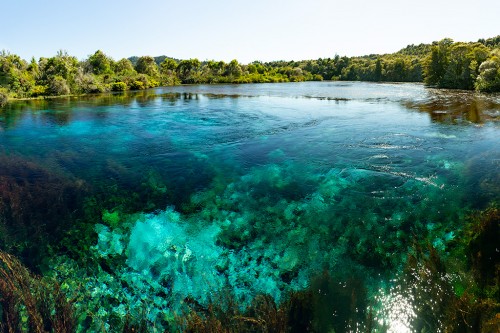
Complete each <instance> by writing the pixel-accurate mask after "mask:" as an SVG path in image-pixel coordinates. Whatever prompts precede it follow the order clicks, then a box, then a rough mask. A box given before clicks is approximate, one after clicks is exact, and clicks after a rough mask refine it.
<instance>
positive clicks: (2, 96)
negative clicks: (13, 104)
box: [0, 89, 9, 108]
mask: <svg viewBox="0 0 500 333" xmlns="http://www.w3.org/2000/svg"><path fill="white" fill-rule="evenodd" d="M8 100H9V95H8V94H7V91H5V90H3V89H0V108H1V107H3V106H4V105H5V104H7V102H8Z"/></svg>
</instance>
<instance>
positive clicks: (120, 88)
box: [111, 81, 142, 91]
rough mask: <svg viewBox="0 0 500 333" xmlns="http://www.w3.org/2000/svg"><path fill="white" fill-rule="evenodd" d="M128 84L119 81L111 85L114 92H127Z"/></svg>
mask: <svg viewBox="0 0 500 333" xmlns="http://www.w3.org/2000/svg"><path fill="white" fill-rule="evenodd" d="M141 83H142V82H141ZM127 88H128V87H127V84H126V83H125V82H122V81H119V82H114V83H112V84H111V90H112V91H125V90H127Z"/></svg>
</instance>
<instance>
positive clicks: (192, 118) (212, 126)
mask: <svg viewBox="0 0 500 333" xmlns="http://www.w3.org/2000/svg"><path fill="white" fill-rule="evenodd" d="M499 119H500V96H498V95H481V94H476V93H473V92H463V91H449V90H433V89H427V88H424V87H423V86H422V85H419V84H377V83H362V82H307V83H285V84H254V85H193V86H178V87H166V88H157V89H153V90H147V91H142V92H137V93H127V94H107V95H98V96H88V97H81V98H60V99H51V100H33V101H18V102H13V103H11V104H9V105H8V106H7V107H6V108H5V110H3V111H1V112H0V165H1V166H0V179H1V180H2V183H3V186H2V185H0V191H1V192H0V199H2V200H0V212H1V213H2V214H3V218H2V219H0V221H3V222H2V227H1V228H2V231H3V235H4V236H3V237H2V243H1V244H2V247H3V248H4V249H7V250H8V251H10V252H13V253H15V254H16V255H18V256H20V257H22V258H23V260H24V262H26V263H27V264H28V265H31V268H32V269H35V270H37V271H39V272H40V273H41V274H43V275H47V276H54V277H56V278H57V279H58V280H59V282H60V283H61V285H62V287H63V288H66V289H67V290H69V291H70V292H71V293H76V294H79V296H78V297H77V296H74V295H73V296H74V297H77V298H78V299H79V300H80V301H79V302H76V303H75V306H76V308H77V313H79V320H80V329H81V330H82V331H84V330H88V329H90V330H92V329H94V328H95V327H101V326H103V325H104V326H105V327H107V328H109V329H111V330H112V329H113V320H117V319H116V318H124V317H125V316H126V315H127V313H129V314H131V315H132V316H133V315H139V314H140V313H147V315H146V317H147V321H148V322H149V323H151V325H152V324H153V323H154V324H155V325H156V327H160V328H161V327H163V328H165V327H167V326H168V323H169V321H171V320H172V318H174V317H175V314H176V313H179V312H180V311H182V308H183V307H185V306H186V304H191V305H192V304H195V305H196V306H198V307H206V306H207V305H208V304H210V303H211V302H214V301H216V300H217V297H219V296H217V295H220V294H221V293H222V291H227V292H228V293H229V294H231V297H232V298H234V300H235V302H236V303H237V304H239V306H240V307H242V308H245V307H246V306H248V305H250V304H252V301H253V300H254V299H255V297H256V295H262V294H268V295H270V296H271V297H272V299H273V300H274V301H275V302H276V303H277V304H281V303H283V302H284V301H285V300H287V299H288V297H289V295H290V294H291V293H294V292H295V293H296V292H301V291H304V290H307V289H312V290H313V291H314V292H316V291H317V292H318V293H319V294H320V296H318V297H316V298H314V302H312V303H311V305H310V306H311V307H316V310H317V309H323V310H325V311H326V312H327V313H328V314H321V313H320V312H322V311H317V312H318V313H319V314H317V315H315V316H314V320H315V324H314V325H315V329H316V331H325V332H326V331H330V330H335V332H341V331H349V330H351V331H355V330H356V329H361V328H362V327H366V325H367V324H366V318H367V317H370V318H372V319H373V318H375V319H374V321H375V323H376V324H377V325H379V326H381V327H384V328H383V329H385V330H386V331H394V332H404V331H412V330H416V328H418V327H423V326H422V325H424V324H422V323H420V322H419V320H420V321H426V322H427V323H428V322H429V320H428V319H426V318H420V319H419V316H423V315H422V314H421V312H419V309H420V308H421V307H418V309H417V306H415V307H412V304H413V303H416V301H414V300H413V299H412V297H411V296H412V295H413V296H414V294H412V295H410V294H411V293H410V292H409V291H408V290H409V289H412V288H410V287H408V288H406V289H405V287H404V283H399V282H397V281H400V280H404V278H402V277H401V276H402V275H404V272H407V271H408V269H409V268H408V267H409V266H410V264H411V263H409V261H411V260H409V258H413V259H415V258H419V257H420V256H421V257H422V258H424V259H422V261H421V262H419V263H417V264H415V266H412V267H413V269H415V270H416V269H418V267H420V266H419V265H421V266H422V265H423V266H425V265H426V263H427V264H428V263H429V262H430V261H431V259H429V258H432V257H433V254H434V253H436V255H438V256H439V257H440V258H441V259H440V260H442V261H444V262H456V261H458V262H460V261H463V262H465V261H466V255H465V254H464V253H463V251H462V250H460V248H461V246H462V245H461V243H460V239H459V238H461V236H460V235H462V233H463V232H464V230H466V229H467V228H466V224H467V223H468V222H467V221H469V216H470V215H471V214H473V213H474V212H476V211H479V210H484V209H487V208H488V207H491V205H494V204H497V203H498V202H499V198H500V125H499V124H500V123H499V121H498V120H499ZM493 239H495V238H493ZM497 240H498V239H497ZM490 245H492V244H490ZM457 249H458V250H457ZM460 251H462V252H460ZM461 256H462V257H461ZM89 258H91V259H89ZM493 260H498V257H496V258H494V259H493ZM85 263H88V267H85V265H86V264H85ZM449 267H451V268H449V269H448V274H446V276H447V278H446V279H447V281H449V285H450V286H451V287H450V288H453V286H455V288H458V287H456V286H457V285H459V286H460V288H465V289H467V286H468V285H472V284H474V283H476V282H474V281H472V280H471V279H472V278H471V276H473V274H472V273H471V274H469V273H467V272H466V270H467V269H468V268H467V267H469V266H466V265H465V264H464V265H463V266H460V265H457V264H454V265H451V264H450V266H449ZM443 276H444V275H443ZM415 283H416V284H417V285H418V283H419V282H415ZM422 283H423V282H422ZM434 285H435V287H436V288H438V289H439V288H441V287H440V285H438V284H434ZM339 286H340V287H339ZM422 288H423V287H422ZM443 288H445V287H442V288H441V289H443ZM321 290H323V291H321ZM412 290H413V291H415V290H418V288H416V287H415V285H413V289H412ZM422 290H425V288H423V289H421V290H420V291H418V292H419V293H420V294H422V295H423V294H424V293H425V292H424V291H422ZM455 291H456V290H455ZM440 292H443V293H444V292H445V291H443V290H441V291H439V290H438V291H436V293H438V294H439V293H440ZM455 294H457V293H455ZM321 295H324V296H321ZM424 296H425V295H424ZM424 296H422V297H424ZM428 296H429V297H432V296H431V295H428ZM443 297H444V296H443ZM450 297H451V296H450ZM314 304H316V305H314ZM441 310H442V313H441V314H440V313H438V314H437V315H436V316H435V317H436V318H437V319H436V318H434V320H435V324H433V325H434V326H432V327H433V329H442V325H444V324H443V322H444V319H443V318H442V317H440V316H444V309H441ZM441 310H436V311H437V312H439V311H441ZM325 311H323V312H325ZM90 313H92V316H90ZM364 323H365V324H364ZM363 325H365V326H363ZM419 325H420V326H419ZM440 325H441V326H440ZM440 327H441V328H440Z"/></svg>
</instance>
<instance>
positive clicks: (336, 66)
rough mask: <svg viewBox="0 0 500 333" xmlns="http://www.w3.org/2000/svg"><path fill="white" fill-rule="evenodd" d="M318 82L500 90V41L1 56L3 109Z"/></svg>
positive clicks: (5, 54) (481, 40)
mask: <svg viewBox="0 0 500 333" xmlns="http://www.w3.org/2000/svg"><path fill="white" fill-rule="evenodd" d="M312 80H317V81H320V80H343V81H373V82H423V83H424V84H425V85H426V86H429V87H437V88H448V89H465V90H473V89H475V90H477V91H483V92H498V91H500V36H497V37H493V38H489V39H480V40H479V41H477V42H475V43H473V42H468V43H463V42H453V41H452V40H451V39H443V40H441V41H439V42H433V43H432V44H420V45H409V46H407V47H405V48H404V49H402V50H400V51H398V52H395V53H392V54H383V55H377V54H372V55H367V56H362V57H346V56H343V57H340V56H338V55H336V56H335V57H333V58H324V59H322V58H320V59H317V60H302V61H273V62H258V61H256V62H252V63H250V64H246V65H245V64H241V63H239V62H238V61H237V60H232V61H230V62H229V63H226V62H224V61H215V60H209V61H200V60H198V59H184V60H179V59H174V58H170V57H167V56H159V57H151V56H141V57H137V56H134V57H130V58H128V59H126V58H124V59H120V60H114V59H112V58H111V57H110V56H108V55H106V54H105V53H104V52H102V51H101V50H98V51H96V52H95V53H94V54H92V55H90V56H89V57H88V58H87V59H84V60H78V59H77V58H76V57H74V56H71V55H69V54H67V53H66V52H63V51H59V52H58V53H57V54H56V55H55V56H53V57H50V58H45V57H42V58H40V59H38V61H37V60H36V59H34V58H32V59H31V60H30V61H26V60H24V59H22V58H21V57H19V56H18V55H15V54H11V53H9V52H6V51H2V52H1V53H0V105H3V104H5V103H6V101H7V100H8V99H9V98H17V99H19V98H33V97H40V96H60V95H80V94H89V93H101V92H108V91H125V90H141V89H147V88H152V87H158V86H166V85H178V84H201V83H206V84H216V83H270V82H297V81H312Z"/></svg>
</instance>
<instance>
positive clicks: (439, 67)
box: [423, 39, 451, 87]
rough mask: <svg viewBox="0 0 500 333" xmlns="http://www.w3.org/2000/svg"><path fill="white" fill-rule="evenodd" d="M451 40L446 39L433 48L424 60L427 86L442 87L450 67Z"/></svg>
mask: <svg viewBox="0 0 500 333" xmlns="http://www.w3.org/2000/svg"><path fill="white" fill-rule="evenodd" d="M450 44H451V43H450V40H449V39H444V40H442V41H440V42H439V43H438V44H436V45H433V46H432V47H431V51H430V53H429V54H428V55H427V56H426V57H425V58H424V60H423V70H424V83H425V84H426V85H427V86H437V87H440V86H442V83H443V78H444V75H445V73H446V69H447V67H448V61H449V59H448V54H449V46H450Z"/></svg>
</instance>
